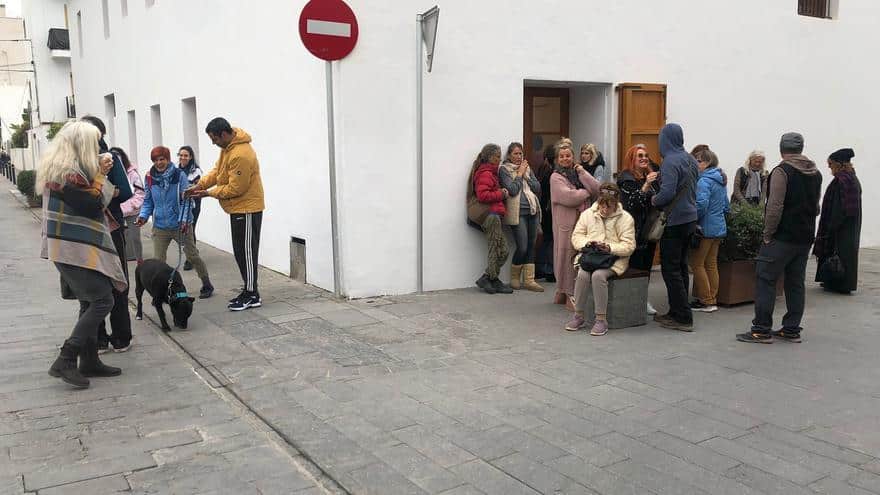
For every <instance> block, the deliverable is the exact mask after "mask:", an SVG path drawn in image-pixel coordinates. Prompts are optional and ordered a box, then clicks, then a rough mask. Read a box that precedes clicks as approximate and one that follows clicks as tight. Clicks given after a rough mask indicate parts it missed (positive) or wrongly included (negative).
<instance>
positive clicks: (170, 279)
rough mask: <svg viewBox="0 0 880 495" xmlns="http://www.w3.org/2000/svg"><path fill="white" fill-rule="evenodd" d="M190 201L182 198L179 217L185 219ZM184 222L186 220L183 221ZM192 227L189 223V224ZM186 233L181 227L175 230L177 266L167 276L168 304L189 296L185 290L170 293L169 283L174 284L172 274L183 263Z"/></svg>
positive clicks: (178, 269)
mask: <svg viewBox="0 0 880 495" xmlns="http://www.w3.org/2000/svg"><path fill="white" fill-rule="evenodd" d="M191 203H192V200H191V199H188V198H183V204H182V205H181V207H180V209H181V215H180V217H181V218H182V219H184V220H186V214H187V209H188V208H189V207H190V205H191ZM184 223H186V222H184ZM189 227H190V228H191V227H192V226H191V225H190V226H189ZM185 236H186V234H185V233H184V232H183V229H178V230H177V266H175V267H174V269H173V270H171V275H170V276H169V277H168V289H167V290H166V291H165V293H166V294H168V304H171V301H173V300H175V299H181V298H184V297H189V294H187V293H186V292H179V293H177V294H172V293H171V285H172V284H174V274H175V273H177V272H178V271H180V265H181V264H182V263H183V238H184V237H185Z"/></svg>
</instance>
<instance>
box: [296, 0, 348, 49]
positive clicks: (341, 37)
mask: <svg viewBox="0 0 880 495" xmlns="http://www.w3.org/2000/svg"><path fill="white" fill-rule="evenodd" d="M299 37H300V39H302V42H303V45H305V46H306V49H307V50H308V51H310V52H311V53H312V55H314V56H316V57H318V58H320V59H322V60H340V59H343V58H345V57H346V56H348V54H349V53H351V51H352V50H354V46H355V45H356V44H357V39H358V24H357V18H355V16H354V12H352V10H351V7H349V6H348V4H346V3H345V2H344V1H343V0H311V1H310V2H309V3H307V4H306V6H305V7H303V10H302V13H301V14H300V15H299Z"/></svg>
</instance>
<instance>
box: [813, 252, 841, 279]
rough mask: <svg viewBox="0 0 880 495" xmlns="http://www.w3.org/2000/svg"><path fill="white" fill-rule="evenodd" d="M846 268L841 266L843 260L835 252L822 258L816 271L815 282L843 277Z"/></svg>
mask: <svg viewBox="0 0 880 495" xmlns="http://www.w3.org/2000/svg"><path fill="white" fill-rule="evenodd" d="M845 274H846V269H845V268H844V266H843V260H841V259H840V256H838V255H837V253H834V254H832V255H831V256H829V257H827V258H825V259H824V260H822V263H821V264H820V265H819V271H818V272H817V273H816V281H817V282H835V281H837V280H840V279H842V278H843V276H844V275H845Z"/></svg>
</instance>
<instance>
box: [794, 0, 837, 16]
mask: <svg viewBox="0 0 880 495" xmlns="http://www.w3.org/2000/svg"><path fill="white" fill-rule="evenodd" d="M798 14H799V15H805V16H807V17H819V18H821V19H830V18H831V0H798Z"/></svg>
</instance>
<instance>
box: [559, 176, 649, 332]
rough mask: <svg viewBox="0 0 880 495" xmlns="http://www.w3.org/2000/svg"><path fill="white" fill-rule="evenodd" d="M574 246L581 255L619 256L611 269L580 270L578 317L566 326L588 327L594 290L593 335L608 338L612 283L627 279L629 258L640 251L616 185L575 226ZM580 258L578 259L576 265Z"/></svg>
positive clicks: (608, 186) (602, 193)
mask: <svg viewBox="0 0 880 495" xmlns="http://www.w3.org/2000/svg"><path fill="white" fill-rule="evenodd" d="M571 245H572V247H574V249H575V250H577V251H578V252H583V251H584V249H585V248H588V247H593V248H595V249H597V250H598V251H601V252H604V253H610V254H612V255H614V256H617V260H615V261H614V263H613V264H612V265H611V266H610V267H609V268H600V269H597V270H594V271H592V272H589V271H584V270H583V269H582V268H580V267H578V269H577V270H578V274H577V280H576V282H575V289H574V297H575V314H574V318H572V319H571V321H570V322H568V324H566V325H565V329H566V330H569V331H575V330H578V329H580V328H581V327H582V326H583V325H584V322H585V319H584V306H585V304H586V301H587V298H588V297H589V292H588V291H589V290H590V289H591V287H592V290H593V302H594V305H593V306H594V308H595V312H596V318H595V323H594V324H593V328H592V330H590V335H596V336H599V335H605V334H606V333H607V332H608V321H607V319H606V315H607V308H608V279H609V278H611V277H613V276H615V275H623V273H624V272H625V271H626V269H627V268H628V267H629V256H630V255H631V254H632V253H633V251H634V250H635V248H636V231H635V224H634V222H633V218H632V216H631V215H630V214H629V213H627V212H626V210H624V209H623V208H622V207H621V205H620V189H618V187H617V185H616V184H613V183H608V184H603V185H602V186H601V187H600V188H599V199H598V201H596V203H595V204H593V206H591V207H590V209H588V210H587V211H585V212H583V213H582V214H581V216H580V218H579V219H578V223H577V225H575V228H574V232H572V234H571ZM580 256H581V255H578V257H577V258H575V263H576V264H577V263H578V261H579V258H580Z"/></svg>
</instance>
